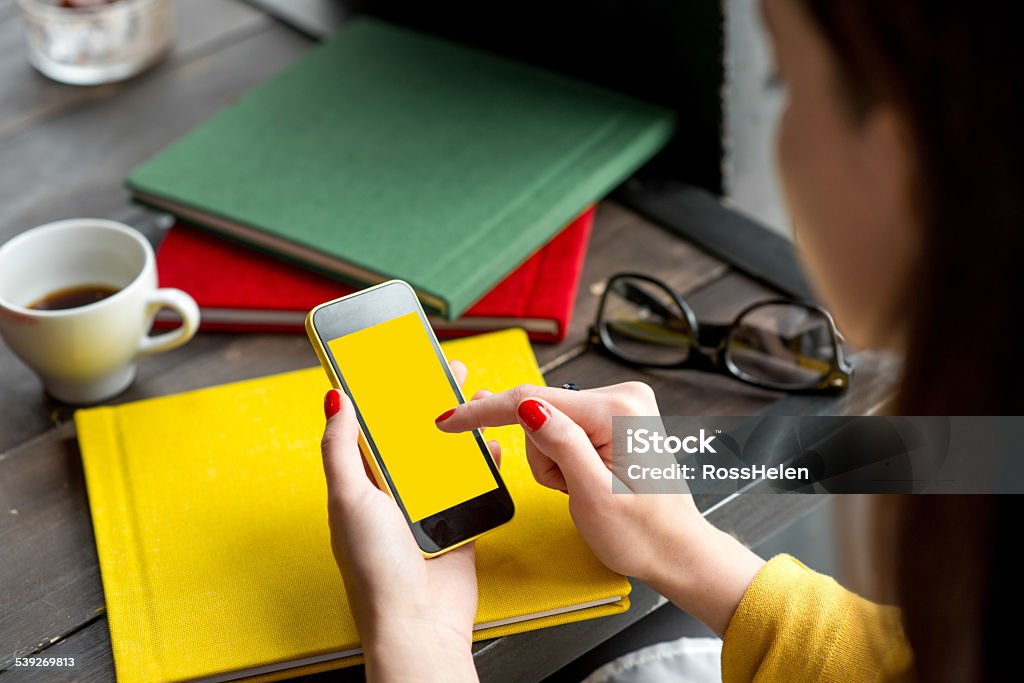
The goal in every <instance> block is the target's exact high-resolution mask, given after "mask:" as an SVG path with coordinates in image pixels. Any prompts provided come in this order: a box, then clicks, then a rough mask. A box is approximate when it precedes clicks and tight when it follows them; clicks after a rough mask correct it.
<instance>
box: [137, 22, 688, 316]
mask: <svg viewBox="0 0 1024 683" xmlns="http://www.w3.org/2000/svg"><path fill="white" fill-rule="evenodd" d="M672 127H673V122H672V115H671V113H670V112H668V110H665V109H662V108H659V107H655V106H653V105H649V104H646V103H643V102H640V101H637V100H634V99H632V98H629V97H626V96H624V95H620V94H617V93H613V92H610V91H607V90H604V89H601V88H597V87H594V86H592V85H589V84H586V83H581V82H578V81H575V80H572V79H569V78H566V77H563V76H560V75H557V74H553V73H549V72H547V71H543V70H540V69H536V68H533V67H531V66H527V65H525V64H520V63H516V62H513V61H509V60H506V59H502V58H499V57H496V56H493V55H490V54H487V53H484V52H479V51H476V50H472V49H469V48H466V47H463V46H460V45H456V44H453V43H449V42H446V41H443V40H439V39H437V38H433V37H429V36H425V35H421V34H418V33H415V32H413V31H409V30H407V29H403V28H398V27H395V26H391V25H389V24H385V23H382V22H379V21H376V20H370V19H360V20H357V21H355V22H353V23H351V24H350V25H348V26H347V27H346V28H345V29H343V30H342V31H341V33H340V34H339V35H338V36H337V37H336V38H334V39H333V40H331V41H330V42H328V43H327V44H325V45H322V46H320V47H318V48H316V49H314V50H312V51H311V52H310V53H309V54H308V55H306V56H305V57H303V58H302V59H300V60H299V61H298V62H297V63H296V64H294V65H293V66H291V67H289V68H288V69H287V70H285V71H284V72H283V73H282V74H281V75H279V76H277V77H276V78H274V79H272V80H271V81H269V82H267V83H265V84H263V85H262V86H259V87H257V88H256V89H254V90H253V91H251V92H249V93H248V94H247V95H246V96H244V97H243V98H242V99H241V100H240V101H239V102H237V103H236V104H234V105H232V106H229V107H228V108H226V109H225V110H223V111H221V112H220V113H218V114H217V115H216V116H214V117H213V118H211V119H210V120H209V121H207V122H206V123H204V124H203V125H201V126H199V127H198V128H196V129H195V130H193V131H191V132H190V133H188V134H187V135H185V136H184V137H183V138H181V139H180V140H178V141H177V142H175V143H173V144H172V145H171V146H170V147H168V148H167V149H165V150H164V151H163V152H161V153H160V154H159V155H158V156H156V157H155V158H154V159H152V160H150V161H149V162H148V163H146V164H144V165H143V166H141V167H140V168H138V169H136V170H135V171H134V172H133V173H132V174H131V177H130V178H129V179H128V185H129V187H130V188H131V189H132V191H133V193H134V195H135V197H136V198H137V199H138V200H139V201H143V202H145V203H148V204H151V205H154V206H157V207H159V208H162V209H165V210H167V211H170V212H171V213H174V214H177V215H178V216H180V217H182V218H184V219H186V220H189V221H191V222H193V223H196V224H199V225H201V226H203V227H206V228H208V229H210V230H214V231H216V232H219V233H221V234H224V235H226V236H228V237H231V238H234V239H238V240H241V241H244V242H247V243H249V244H251V245H252V246H256V247H259V248H262V249H264V250H267V251H270V252H272V253H275V254H277V255H280V256H283V257H286V258H289V259H291V260H294V261H297V262H299V263H301V264H303V265H306V266H308V267H311V268H314V269H317V270H320V271H322V272H324V273H326V274H328V275H333V276H335V277H337V278H339V279H342V280H346V281H348V282H350V283H352V284H355V285H369V284H374V283H377V282H381V281H383V280H387V279H390V278H392V277H399V278H402V279H404V280H406V281H408V282H409V283H410V284H412V285H413V287H415V288H416V290H417V292H418V293H419V295H420V298H421V300H422V301H423V303H424V305H425V306H426V307H428V308H430V309H432V310H433V311H435V312H438V313H441V314H443V315H444V316H446V317H447V318H449V319H455V318H457V317H458V316H459V315H461V314H462V313H463V312H464V311H465V310H466V309H467V308H469V307H470V306H471V305H472V304H473V303H474V302H475V301H476V300H477V299H479V298H480V297H482V296H483V295H484V294H486V293H487V292H488V291H489V290H490V289H492V288H493V287H494V285H495V284H497V283H498V282H499V281H501V280H502V279H503V278H504V277H505V276H506V275H507V274H508V273H510V272H511V271H512V270H513V269H515V267H516V266H518V265H519V264H520V263H522V262H523V261H525V260H526V259H527V258H528V257H529V256H530V255H531V254H532V253H533V252H534V251H536V250H537V249H538V248H539V247H541V246H542V245H543V244H544V243H545V242H547V241H548V240H549V239H550V238H551V237H553V236H554V235H555V234H556V233H557V232H558V231H559V229H561V228H562V227H564V226H565V225H566V224H568V223H569V222H570V221H571V220H572V219H573V218H574V217H575V216H576V215H577V214H579V213H580V212H581V211H582V210H583V209H584V208H585V207H586V206H587V205H588V204H590V203H592V202H594V201H595V200H597V199H599V198H600V197H601V196H603V195H604V194H605V193H607V192H608V191H609V190H611V189H612V188H614V187H615V186H616V185H617V184H618V183H620V182H622V181H623V180H624V179H625V178H627V177H628V176H629V175H630V173H632V172H633V171H634V170H635V169H636V168H637V167H639V166H640V165H641V164H642V163H643V162H645V161H646V160H647V159H649V158H650V157H651V156H652V155H654V154H655V153H656V152H657V151H658V150H659V149H660V148H661V147H662V146H663V145H664V143H665V142H667V141H668V139H669V137H670V136H671V134H672Z"/></svg>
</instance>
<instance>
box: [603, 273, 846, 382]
mask: <svg viewBox="0 0 1024 683" xmlns="http://www.w3.org/2000/svg"><path fill="white" fill-rule="evenodd" d="M591 342H592V343H594V344H595V345H597V346H598V347H599V348H601V349H602V350H603V351H604V352H606V353H607V354H609V355H610V356H612V357H613V358H615V359H616V360H619V361H621V362H623V363H626V364H628V365H631V366H634V367H646V368H667V369H677V370H683V369H691V370H701V371H704V372H715V373H718V374H723V375H728V376H729V377H733V378H735V379H738V380H740V381H741V382H746V383H747V384H752V385H754V386H757V387H762V388H765V389H772V390H775V391H787V392H793V393H814V394H816V393H838V392H841V391H843V390H844V389H846V387H847V386H849V384H850V375H851V374H852V372H853V367H852V366H851V365H850V364H849V363H848V362H847V361H846V360H845V359H844V358H843V352H842V348H841V346H840V335H839V332H838V331H837V330H836V326H835V322H833V320H832V316H831V315H829V313H828V311H826V310H825V309H823V308H821V307H820V306H817V305H815V304H812V303H809V302H804V301H795V300H791V299H772V300H768V301H761V302H758V303H755V304H752V305H750V306H748V307H747V308H745V309H743V310H742V311H740V313H739V315H737V316H736V319H735V320H733V322H732V323H731V324H729V325H713V324H708V323H699V322H698V321H697V318H696V316H695V315H694V313H693V310H692V309H691V308H690V306H689V305H688V304H687V303H686V301H684V300H683V298H682V297H681V296H679V295H678V294H677V293H676V292H675V291H673V290H672V289H670V288H669V287H668V285H666V284H665V283H663V282H660V281H659V280H656V279H654V278H651V277H648V276H646V275H637V274H633V273H621V274H619V275H615V276H613V277H612V278H611V279H610V280H609V281H608V285H607V286H606V287H605V290H604V294H603V295H602V296H601V305H600V307H599V309H598V313H597V322H596V323H595V324H594V326H593V327H592V328H591Z"/></svg>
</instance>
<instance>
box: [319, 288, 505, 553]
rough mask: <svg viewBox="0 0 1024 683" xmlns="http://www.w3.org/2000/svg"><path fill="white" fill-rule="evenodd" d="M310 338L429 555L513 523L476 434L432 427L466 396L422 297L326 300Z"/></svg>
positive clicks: (394, 291)
mask: <svg viewBox="0 0 1024 683" xmlns="http://www.w3.org/2000/svg"><path fill="white" fill-rule="evenodd" d="M306 333H307V334H308V335H309V340H310V342H312V344H313V348H314V349H315V350H316V353H317V356H318V357H319V358H320V364H321V365H323V368H324V370H325V371H326V372H327V375H328V377H329V378H330V380H331V384H333V385H334V387H335V388H337V389H339V390H341V391H344V392H345V393H346V394H347V395H348V397H349V398H350V399H351V400H352V403H353V404H354V405H355V410H356V417H357V419H358V422H359V429H360V434H359V449H360V451H362V454H363V458H364V459H365V460H366V463H367V465H368V466H369V469H370V472H371V473H372V474H373V477H374V479H375V480H376V481H377V486H379V487H380V489H381V490H383V491H385V492H386V493H388V494H389V495H390V496H391V497H392V498H394V500H395V502H396V503H397V504H398V507H399V508H401V510H402V513H403V514H404V515H405V519H406V521H407V522H408V524H409V527H410V528H411V529H412V533H413V536H414V537H415V538H416V542H417V543H418V544H419V547H420V550H422V551H423V554H424V555H425V556H427V557H434V556H436V555H440V554H441V553H444V552H447V551H449V550H452V549H453V548H457V547H459V546H460V545H463V544H464V543H468V542H470V541H472V540H473V539H475V538H478V537H479V536H481V535H482V534H484V533H486V532H488V531H491V530H492V529H495V528H497V527H499V526H501V525H502V524H505V523H506V522H508V521H509V520H511V519H512V515H513V514H514V512H515V507H514V505H513V503H512V497H511V496H510V495H509V492H508V489H507V488H506V487H505V484H504V482H503V481H502V480H501V475H500V474H499V473H498V468H497V466H496V465H495V464H494V460H493V459H492V458H491V453H490V451H489V450H488V448H487V443H486V442H485V441H484V438H483V435H482V434H481V433H480V430H476V429H475V430H473V431H471V432H463V433H460V434H447V433H445V432H442V431H441V430H440V429H438V428H437V426H436V425H435V423H434V419H435V418H436V417H437V416H438V415H440V414H441V413H443V412H444V411H446V410H448V409H449V408H452V407H454V406H455V405H457V404H459V403H465V399H464V398H463V397H462V392H461V391H460V389H459V385H458V384H457V383H456V381H455V378H454V377H453V376H452V373H451V370H450V369H449V367H448V361H447V360H446V359H445V357H444V353H443V352H442V351H441V347H440V345H439V344H438V343H437V338H436V337H435V336H434V332H433V330H431V328H430V324H429V323H428V322H427V316H426V314H425V313H424V312H423V308H422V307H421V306H420V302H419V300H418V299H417V298H416V294H415V292H414V291H413V289H412V287H410V286H409V285H408V284H407V283H405V282H402V281H401V280H391V281H389V282H385V283H383V284H380V285H377V286H375V287H370V288H368V289H364V290H362V291H360V292H356V293H355V294H351V295H349V296H345V297H342V298H340V299H335V300H334V301H328V302H327V303H324V304H321V305H319V306H317V307H316V308H314V309H313V310H312V311H310V312H309V315H307V316H306Z"/></svg>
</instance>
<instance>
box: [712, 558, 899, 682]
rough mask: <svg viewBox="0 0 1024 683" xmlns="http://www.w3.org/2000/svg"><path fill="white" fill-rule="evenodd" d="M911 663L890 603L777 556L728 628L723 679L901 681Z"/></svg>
mask: <svg viewBox="0 0 1024 683" xmlns="http://www.w3.org/2000/svg"><path fill="white" fill-rule="evenodd" d="M911 663H912V655H911V652H910V646H909V644H908V643H907V640H906V637H905V636H904V633H903V627H902V625H901V623H900V613H899V610H898V609H897V608H895V607H887V606H883V605H876V604H875V603H873V602H870V601H868V600H865V599H864V598H862V597H860V596H858V595H856V594H854V593H851V592H850V591H848V590H846V589H845V588H843V587H842V586H840V585H839V584H838V583H836V582H835V580H833V579H832V578H830V577H828V576H823V575H822V574H818V573H817V572H814V571H811V570H810V569H808V568H807V567H806V566H805V565H803V564H802V563H801V562H800V561H799V560H797V559H796V558H793V557H790V556H789V555H778V556H776V557H774V558H772V559H771V560H769V561H768V563H767V564H765V565H764V567H762V568H761V571H760V572H758V574H757V576H756V577H754V581H753V582H752V583H751V584H750V587H749V588H748V589H747V592H746V594H744V596H743V599H742V600H740V604H739V606H738V607H737V608H736V613H735V614H734V615H733V617H732V620H731V621H730V622H729V627H728V628H727V629H726V631H725V637H724V644H723V646H722V680H723V682H724V683H733V682H734V681H837V682H841V683H854V682H859V681H894V680H900V679H901V677H902V676H903V675H904V674H906V673H907V672H908V670H909V669H910V666H911Z"/></svg>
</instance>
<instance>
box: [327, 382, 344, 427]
mask: <svg viewBox="0 0 1024 683" xmlns="http://www.w3.org/2000/svg"><path fill="white" fill-rule="evenodd" d="M340 410H341V392H340V391H338V390H337V389H331V390H330V391H328V392H327V395H325V396H324V417H325V418H326V419H328V420H330V419H331V418H332V417H334V416H335V415H337V414H338V412H339V411H340Z"/></svg>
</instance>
